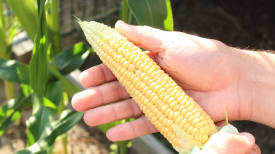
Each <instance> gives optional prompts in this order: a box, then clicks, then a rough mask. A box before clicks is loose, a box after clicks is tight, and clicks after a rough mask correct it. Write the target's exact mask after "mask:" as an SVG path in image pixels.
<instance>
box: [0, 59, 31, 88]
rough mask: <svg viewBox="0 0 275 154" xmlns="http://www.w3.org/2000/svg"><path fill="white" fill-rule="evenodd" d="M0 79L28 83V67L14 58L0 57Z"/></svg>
mask: <svg viewBox="0 0 275 154" xmlns="http://www.w3.org/2000/svg"><path fill="white" fill-rule="evenodd" d="M0 79H2V80H7V81H10V82H17V83H29V67H28V66H27V65H25V64H23V63H20V62H18V61H15V60H4V59H1V58H0Z"/></svg>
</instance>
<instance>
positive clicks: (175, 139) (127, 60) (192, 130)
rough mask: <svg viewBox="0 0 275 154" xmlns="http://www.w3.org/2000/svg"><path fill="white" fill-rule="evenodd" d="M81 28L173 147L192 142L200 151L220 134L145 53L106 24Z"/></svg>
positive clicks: (105, 62)
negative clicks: (216, 133) (212, 138)
mask: <svg viewBox="0 0 275 154" xmlns="http://www.w3.org/2000/svg"><path fill="white" fill-rule="evenodd" d="M79 24H80V26H81V28H82V30H83V31H84V34H85V36H86V38H87V40H88V42H89V43H90V44H91V45H92V47H93V48H94V49H95V52H96V53H97V54H98V56H99V57H100V59H101V60H102V62H103V63H104V64H105V65H107V67H109V68H110V69H111V71H112V72H113V73H114V75H115V76H116V77H117V79H118V80H119V81H120V82H121V83H122V84H123V85H124V86H125V88H126V90H127V91H128V93H129V94H130V95H131V96H132V97H133V99H134V100H135V101H136V102H137V104H138V105H139V107H140V108H141V109H142V111H143V112H144V114H145V116H146V117H147V118H148V119H149V120H150V121H151V122H152V124H153V125H154V126H155V127H156V128H157V129H158V130H159V131H160V133H161V134H163V136H165V137H166V138H167V140H168V141H169V142H170V143H171V144H172V145H173V146H174V147H176V148H177V149H183V148H184V147H186V145H185V144H186V142H189V141H190V140H192V142H193V143H195V145H196V146H199V147H200V146H201V145H203V144H204V143H205V142H206V141H207V140H208V138H209V136H210V135H211V134H213V133H215V132H216V131H217V128H216V126H215V125H214V122H213V121H212V120H211V118H210V117H209V116H208V115H207V113H206V112H204V111H203V109H201V108H200V106H199V105H197V104H196V102H195V101H194V100H193V99H192V98H190V97H188V96H187V95H186V94H185V92H184V91H183V90H182V89H181V88H180V87H179V86H178V85H177V84H176V82H175V81H173V79H172V78H171V77H169V75H168V74H166V73H165V72H164V71H163V70H162V69H161V68H160V67H159V66H158V65H157V64H156V63H155V62H154V61H153V60H152V59H151V58H150V57H149V56H148V55H146V53H145V52H143V51H142V50H141V49H139V48H138V47H136V46H134V45H133V43H131V42H129V41H128V40H127V39H126V38H125V37H123V36H122V35H120V34H119V32H117V31H116V30H115V29H112V28H110V27H108V26H106V25H104V24H101V23H97V22H95V21H91V22H86V21H84V22H82V21H79ZM152 69H153V71H152ZM180 134H183V135H180ZM185 134H187V135H185ZM184 136H188V137H184ZM195 145H194V146H195Z"/></svg>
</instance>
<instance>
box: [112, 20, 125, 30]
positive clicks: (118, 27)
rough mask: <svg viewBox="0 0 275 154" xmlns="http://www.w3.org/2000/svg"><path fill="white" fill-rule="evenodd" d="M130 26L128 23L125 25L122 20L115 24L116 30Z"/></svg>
mask: <svg viewBox="0 0 275 154" xmlns="http://www.w3.org/2000/svg"><path fill="white" fill-rule="evenodd" d="M127 25H128V24H127V23H125V22H124V21H122V20H118V21H117V22H116V24H115V29H120V27H121V26H122V27H123V26H127Z"/></svg>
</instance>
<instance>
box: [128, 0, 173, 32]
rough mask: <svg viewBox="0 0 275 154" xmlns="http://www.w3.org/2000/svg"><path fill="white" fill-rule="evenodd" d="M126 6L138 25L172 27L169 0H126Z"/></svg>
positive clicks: (167, 28)
mask: <svg viewBox="0 0 275 154" xmlns="http://www.w3.org/2000/svg"><path fill="white" fill-rule="evenodd" d="M128 6H129V9H130V11H131V13H132V14H133V16H134V17H135V19H136V21H137V22H138V24H139V25H148V26H152V27H155V28H159V29H163V30H169V31H172V30H173V29H174V24H173V14H172V8H171V3H170V0H128Z"/></svg>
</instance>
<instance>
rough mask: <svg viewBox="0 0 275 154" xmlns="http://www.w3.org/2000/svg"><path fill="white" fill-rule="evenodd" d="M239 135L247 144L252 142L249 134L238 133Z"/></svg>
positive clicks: (252, 139)
mask: <svg viewBox="0 0 275 154" xmlns="http://www.w3.org/2000/svg"><path fill="white" fill-rule="evenodd" d="M240 136H241V137H242V138H243V139H244V140H245V141H246V142H247V143H249V144H254V138H253V136H251V135H250V134H242V133H241V134H240Z"/></svg>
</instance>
